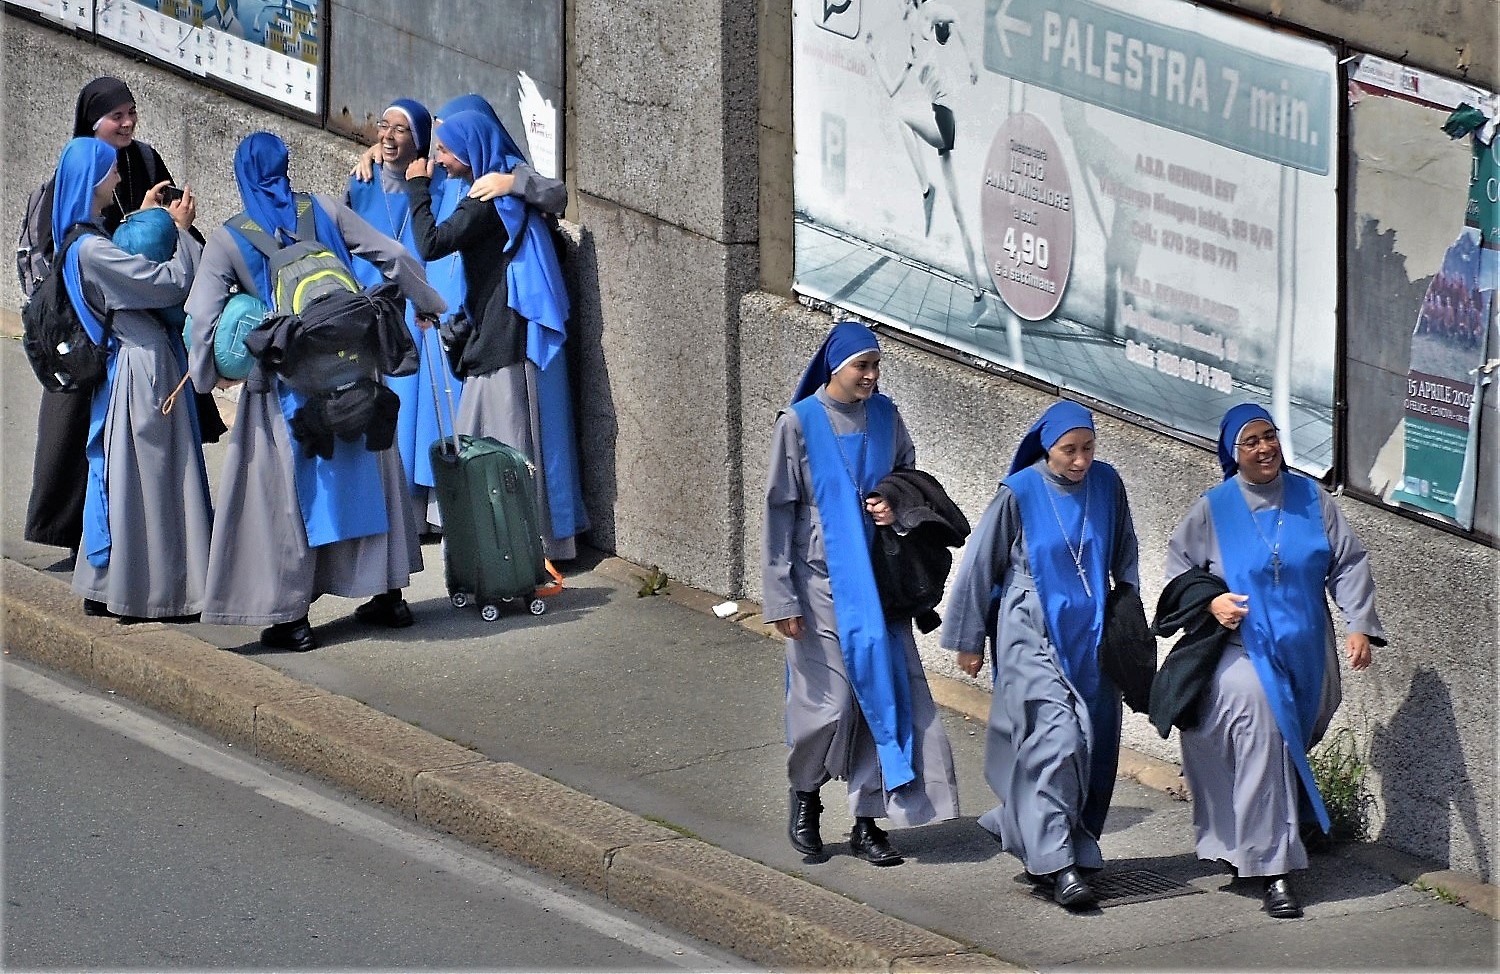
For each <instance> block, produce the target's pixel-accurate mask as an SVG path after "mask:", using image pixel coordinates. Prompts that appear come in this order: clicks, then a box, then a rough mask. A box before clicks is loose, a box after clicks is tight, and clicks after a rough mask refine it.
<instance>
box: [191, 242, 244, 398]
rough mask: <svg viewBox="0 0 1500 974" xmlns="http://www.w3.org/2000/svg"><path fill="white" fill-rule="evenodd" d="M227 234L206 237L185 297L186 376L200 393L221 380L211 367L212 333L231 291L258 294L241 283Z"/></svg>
mask: <svg viewBox="0 0 1500 974" xmlns="http://www.w3.org/2000/svg"><path fill="white" fill-rule="evenodd" d="M230 232H231V231H229V230H228V229H226V228H225V227H220V228H219V229H217V230H215V231H214V232H213V233H212V234H211V235H210V236H209V238H208V243H207V244H205V245H204V247H203V255H202V260H201V261H200V262H199V265H198V273H197V276H195V277H194V278H193V286H192V289H191V290H190V291H189V292H188V296H187V305H186V310H187V313H188V316H189V317H190V318H192V319H193V321H192V335H191V341H190V342H189V344H188V372H189V373H190V374H191V375H192V377H193V385H194V386H196V387H198V388H199V389H203V390H208V389H212V388H213V387H214V386H215V385H216V384H217V383H218V381H219V378H220V376H219V370H218V369H217V368H216V367H215V366H214V354H213V352H214V332H215V330H216V329H217V328H218V326H219V316H220V315H221V314H223V313H224V305H226V304H227V303H229V295H230V289H231V288H233V287H236V286H240V287H242V288H244V289H245V290H247V291H248V292H249V293H251V294H255V293H257V288H256V287H255V286H254V285H253V284H250V285H249V286H248V287H244V282H241V280H240V274H239V270H238V269H237V262H236V260H235V256H236V252H237V248H236V245H235V243H234V241H233V240H232V239H231V238H230Z"/></svg>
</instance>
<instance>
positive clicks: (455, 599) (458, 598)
mask: <svg viewBox="0 0 1500 974" xmlns="http://www.w3.org/2000/svg"><path fill="white" fill-rule="evenodd" d="M448 601H449V602H452V603H453V607H454V608H455V609H462V608H463V607H464V606H466V605H468V604H469V593H468V592H454V593H453V594H452V595H450V596H448Z"/></svg>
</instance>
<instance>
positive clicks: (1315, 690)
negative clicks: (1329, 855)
mask: <svg viewBox="0 0 1500 974" xmlns="http://www.w3.org/2000/svg"><path fill="white" fill-rule="evenodd" d="M1281 480H1282V501H1281V505H1282V506H1281V516H1282V518H1283V521H1282V526H1281V531H1280V534H1279V536H1278V533H1277V529H1276V516H1277V512H1276V511H1274V510H1268V511H1263V512H1261V513H1260V514H1259V515H1252V514H1251V513H1250V507H1249V505H1248V504H1246V502H1245V496H1244V494H1243V493H1241V488H1240V485H1239V483H1238V482H1237V480H1236V479H1230V480H1226V481H1224V483H1222V484H1220V485H1219V486H1217V487H1215V488H1213V489H1212V490H1210V491H1208V493H1207V494H1206V496H1207V498H1208V503H1209V511H1210V513H1211V514H1212V516H1213V522H1214V533H1215V535H1216V536H1217V537H1218V540H1219V553H1220V557H1222V558H1223V560H1224V582H1225V584H1227V585H1228V586H1229V590H1230V591H1231V592H1239V593H1242V594H1244V595H1248V596H1249V597H1250V603H1249V608H1250V614H1249V615H1247V616H1245V620H1244V622H1243V623H1242V624H1241V626H1240V638H1241V640H1242V641H1243V642H1244V644H1245V653H1246V655H1248V656H1249V657H1250V661H1251V662H1252V663H1254V664H1255V672H1256V674H1257V675H1258V676H1259V677H1260V684H1261V687H1262V688H1264V689H1265V692H1266V699H1267V700H1268V701H1269V703H1270V705H1271V712H1272V713H1273V714H1275V715H1276V726H1277V727H1278V728H1280V730H1281V736H1282V737H1283V738H1284V739H1285V740H1286V748H1287V753H1288V754H1289V755H1290V756H1291V759H1292V764H1293V765H1295V766H1296V768H1297V774H1298V775H1299V776H1300V777H1301V779H1302V786H1303V789H1304V791H1305V793H1306V795H1307V799H1308V802H1309V803H1310V804H1311V806H1312V810H1313V812H1314V814H1316V815H1317V818H1318V824H1319V825H1321V826H1322V827H1323V831H1324V832H1327V831H1328V828H1329V821H1328V810H1327V808H1325V807H1324V805H1323V796H1322V795H1321V794H1319V792H1318V786H1317V783H1316V782H1315V781H1314V779H1313V773H1312V768H1311V767H1309V765H1308V763H1307V747H1308V740H1309V738H1310V737H1311V735H1312V731H1313V726H1314V724H1315V723H1316V722H1317V718H1318V708H1319V706H1320V705H1321V703H1322V696H1323V679H1324V676H1325V674H1324V664H1325V659H1324V654H1325V653H1326V651H1327V639H1328V605H1327V603H1326V602H1325V600H1324V599H1325V596H1324V594H1323V592H1324V586H1325V584H1326V583H1327V579H1328V568H1329V565H1330V564H1331V563H1332V560H1333V553H1332V551H1330V550H1329V546H1328V533H1327V531H1326V529H1325V528H1324V527H1323V512H1322V508H1321V506H1320V505H1319V503H1318V486H1317V484H1315V483H1313V482H1312V481H1311V480H1309V479H1307V478H1306V477H1303V476H1301V475H1300V474H1294V473H1292V472H1291V471H1284V472H1283V473H1282V475H1281ZM1252 518H1253V520H1252ZM1257 527H1258V530H1257ZM1278 537H1279V539H1280V546H1281V547H1280V557H1281V580H1280V584H1279V585H1278V584H1277V583H1276V578H1275V575H1276V570H1275V566H1274V565H1273V563H1272V555H1271V548H1272V546H1274V545H1275V544H1276V543H1277V538H1278Z"/></svg>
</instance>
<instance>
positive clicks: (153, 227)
mask: <svg viewBox="0 0 1500 974" xmlns="http://www.w3.org/2000/svg"><path fill="white" fill-rule="evenodd" d="M119 181H120V177H119V170H118V169H117V167H116V151H115V149H114V147H112V146H110V145H107V144H106V143H104V142H101V141H99V140H98V139H93V138H76V139H73V140H72V141H71V142H69V143H68V145H67V147H66V148H64V149H63V152H62V157H61V159H59V161H58V164H57V172H56V176H55V180H54V184H53V185H54V193H55V195H54V197H53V204H52V231H53V240H54V242H55V246H56V247H57V253H56V256H55V258H54V260H55V261H57V262H60V263H61V267H62V272H63V281H64V283H65V285H66V287H67V292H68V299H69V301H70V302H71V303H72V305H73V308H74V310H75V311H77V313H78V317H79V319H80V321H82V322H83V325H84V328H85V330H86V331H87V332H88V334H89V337H90V338H91V339H92V340H93V341H94V342H95V344H98V345H102V346H104V347H105V348H106V349H107V350H108V352H109V356H108V361H107V365H106V376H105V380H104V382H103V383H101V384H100V386H99V387H98V388H97V389H95V390H94V392H93V395H92V397H91V398H90V399H89V404H90V415H89V429H88V437H87V441H86V447H85V450H84V453H85V456H86V457H87V461H88V480H87V483H86V486H85V492H84V504H83V539H82V543H81V545H80V547H79V552H78V559H77V563H76V565H75V566H74V569H73V591H74V592H76V593H78V594H79V595H82V596H83V598H84V607H85V611H86V612H89V613H90V614H93V615H104V614H108V615H116V616H119V617H121V620H122V621H141V620H146V619H160V620H173V621H184V620H186V619H190V618H191V617H193V616H194V615H196V614H197V612H198V611H199V610H200V608H201V607H202V603H203V592H204V576H205V575H206V574H207V571H208V557H209V531H210V527H211V525H212V520H213V513H212V508H211V504H210V500H209V488H208V474H207V471H206V470H205V468H204V466H203V450H202V446H201V445H200V438H199V429H198V416H197V411H196V410H195V409H194V408H192V403H193V399H192V390H191V389H190V388H189V389H188V390H187V395H186V397H185V399H184V402H185V403H186V405H185V406H184V407H183V408H177V409H169V410H165V411H164V410H163V408H162V404H163V403H165V402H167V401H168V400H169V399H170V398H171V397H172V395H173V392H174V390H176V389H177V388H178V385H179V381H180V380H181V379H182V378H183V375H184V372H185V370H186V368H187V356H186V352H185V350H184V349H183V346H182V334H181V330H180V324H179V325H173V324H169V323H168V321H167V320H166V319H165V318H164V315H163V312H166V311H168V310H169V309H174V308H175V309H178V310H179V311H180V309H181V306H182V302H183V300H184V299H185V298H186V297H187V294H188V288H189V286H190V285H191V284H192V281H193V276H194V273H195V271H196V269H197V266H198V259H199V253H200V250H201V248H200V245H199V244H198V242H197V240H195V239H194V238H193V236H192V234H191V233H190V231H191V229H192V225H193V218H194V216H195V213H196V203H195V201H194V199H193V196H192V192H191V190H187V191H185V192H184V196H183V199H182V200H180V201H178V202H175V203H173V204H172V206H171V207H170V208H165V209H164V208H161V207H159V206H157V205H156V201H155V200H147V201H145V205H146V208H145V209H144V210H143V211H142V212H141V213H139V214H135V215H133V216H132V217H131V218H130V219H129V221H128V222H127V224H126V225H125V226H122V227H121V230H120V233H119V234H118V236H119V238H120V240H121V241H122V242H124V243H127V244H130V241H129V240H128V239H127V238H129V237H131V236H135V237H138V238H144V237H146V236H149V237H151V238H153V243H154V244H156V246H152V247H138V246H134V245H130V249H126V248H124V247H122V246H120V245H117V244H116V243H115V241H114V240H112V239H111V238H110V237H109V236H106V235H105V231H104V227H103V224H102V220H101V214H102V212H103V210H104V207H105V206H106V205H107V204H108V203H110V201H111V199H112V197H113V194H114V190H115V187H116V186H117V185H118V183H119ZM148 225H149V227H150V230H149V232H135V231H139V229H140V228H141V227H145V226H148ZM75 228H82V229H83V230H84V231H86V232H84V233H83V234H82V235H81V236H76V237H74V238H73V239H71V240H70V239H69V231H70V230H75ZM127 229H130V230H132V231H133V232H132V233H131V234H127V233H126V232H125V231H126V230H127ZM75 232H76V230H75ZM136 250H141V251H145V250H152V251H154V253H153V254H152V256H159V257H162V258H164V259H160V260H153V259H152V257H151V256H145V255H143V253H137V252H135V251H136ZM179 320H180V319H179ZM77 395H80V396H81V395H84V394H83V393H77Z"/></svg>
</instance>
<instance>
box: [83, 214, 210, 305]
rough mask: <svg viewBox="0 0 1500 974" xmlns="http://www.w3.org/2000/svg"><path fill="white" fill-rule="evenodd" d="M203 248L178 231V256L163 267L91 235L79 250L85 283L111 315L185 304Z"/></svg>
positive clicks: (181, 231)
mask: <svg viewBox="0 0 1500 974" xmlns="http://www.w3.org/2000/svg"><path fill="white" fill-rule="evenodd" d="M201 251H202V248H201V247H200V246H199V245H198V241H196V240H194V239H193V238H192V236H191V235H190V234H188V233H187V232H186V231H183V230H179V231H177V253H175V254H173V255H172V257H171V259H170V260H165V261H163V262H161V263H160V264H158V263H156V262H154V261H150V260H147V259H146V258H145V257H142V256H140V255H138V254H132V253H127V252H126V251H124V250H121V249H120V248H119V247H116V246H115V245H114V242H113V241H111V240H109V239H108V238H107V237H101V236H97V235H90V236H88V237H86V238H84V240H83V242H82V244H81V245H80V246H79V250H78V260H79V264H80V266H81V267H82V268H83V271H84V274H83V277H84V280H85V281H86V282H87V283H88V285H90V286H91V287H92V288H93V289H94V290H95V292H96V293H97V294H98V295H100V296H101V297H102V299H103V303H104V307H105V308H106V309H108V310H111V311H116V310H118V311H125V310H134V309H151V308H170V307H173V306H175V305H179V304H182V302H183V301H184V300H185V299H186V298H187V296H188V289H189V288H190V287H192V285H193V275H194V273H195V272H196V270H197V267H198V257H199V254H200V253H201Z"/></svg>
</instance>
